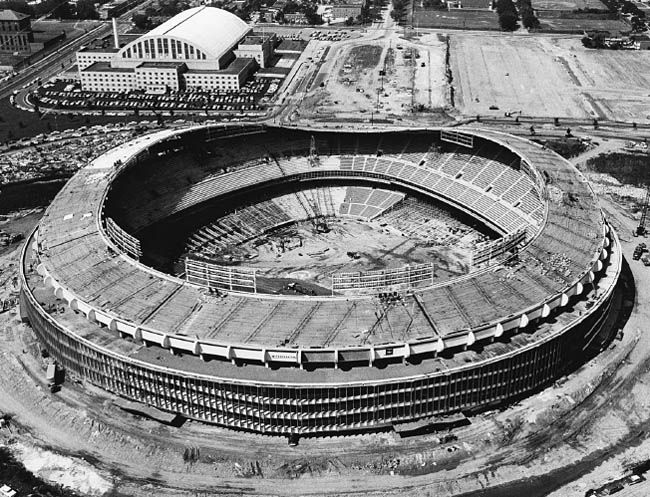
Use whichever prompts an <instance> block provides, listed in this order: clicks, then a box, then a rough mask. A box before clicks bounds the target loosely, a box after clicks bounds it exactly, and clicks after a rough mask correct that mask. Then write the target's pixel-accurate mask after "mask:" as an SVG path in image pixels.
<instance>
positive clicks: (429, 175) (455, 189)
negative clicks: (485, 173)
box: [340, 157, 543, 233]
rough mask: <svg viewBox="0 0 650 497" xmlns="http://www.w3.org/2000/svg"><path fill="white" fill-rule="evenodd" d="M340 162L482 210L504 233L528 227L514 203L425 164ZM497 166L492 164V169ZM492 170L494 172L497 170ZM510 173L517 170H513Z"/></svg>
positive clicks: (374, 160) (371, 160) (362, 159)
mask: <svg viewBox="0 0 650 497" xmlns="http://www.w3.org/2000/svg"><path fill="white" fill-rule="evenodd" d="M340 161H341V169H343V170H351V171H365V172H373V173H380V174H388V175H391V176H394V177H397V178H399V179H402V180H405V181H408V182H411V183H415V184H418V185H420V186H422V187H424V188H426V189H428V190H430V191H434V192H437V193H440V194H443V195H445V196H447V197H450V198H452V199H454V200H456V201H457V202H458V203H459V204H460V205H463V206H466V207H471V208H472V209H473V210H475V211H476V212H479V213H482V214H483V215H485V216H486V217H487V218H488V219H490V220H491V221H492V222H493V223H494V224H495V225H497V226H499V227H501V228H502V229H503V230H504V231H505V232H507V233H512V232H515V231H517V230H518V229H521V228H526V227H529V226H530V223H529V222H528V221H527V220H526V218H525V217H524V216H523V215H521V214H520V213H519V212H518V211H517V210H516V209H515V208H514V206H511V205H508V204H506V203H505V202H501V201H500V200H499V199H496V198H493V197H492V196H490V195H489V193H487V192H485V191H480V190H478V189H476V188H473V187H472V186H470V185H467V184H463V183H462V182H461V180H457V179H454V178H450V177H448V176H447V175H443V174H441V173H439V172H438V171H437V170H436V169H435V168H431V167H429V163H427V164H426V165H425V166H419V165H418V166H416V165H410V164H403V163H401V162H398V161H397V160H390V159H387V158H374V157H369V158H367V157H342V158H341V159H340ZM486 167H487V166H486ZM497 167H498V166H495V168H497ZM502 167H507V166H502ZM494 172H495V173H496V174H498V171H494ZM502 172H503V171H502ZM513 174H515V175H516V174H517V173H516V172H514V171H513ZM518 178H519V177H518ZM537 208H538V209H539V215H540V216H541V215H542V213H543V206H542V204H541V202H539V201H538V205H537V206H536V209H537ZM540 220H541V218H540Z"/></svg>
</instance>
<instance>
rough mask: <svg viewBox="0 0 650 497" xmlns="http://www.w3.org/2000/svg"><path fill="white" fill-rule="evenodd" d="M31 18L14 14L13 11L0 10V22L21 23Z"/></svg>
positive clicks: (18, 13) (21, 14) (17, 13)
mask: <svg viewBox="0 0 650 497" xmlns="http://www.w3.org/2000/svg"><path fill="white" fill-rule="evenodd" d="M29 17H31V16H28V15H27V14H23V13H22V12H16V11H15V10H9V9H2V10H0V21H22V20H23V19H27V18H29Z"/></svg>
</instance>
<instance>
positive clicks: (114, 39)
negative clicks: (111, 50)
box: [113, 17, 120, 50]
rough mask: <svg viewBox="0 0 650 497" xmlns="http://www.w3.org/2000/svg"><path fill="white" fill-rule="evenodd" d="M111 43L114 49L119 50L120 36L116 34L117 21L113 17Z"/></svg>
mask: <svg viewBox="0 0 650 497" xmlns="http://www.w3.org/2000/svg"><path fill="white" fill-rule="evenodd" d="M113 42H114V43H115V48H116V49H118V50H119V49H120V36H119V35H118V34H117V19H116V18H115V17H113Z"/></svg>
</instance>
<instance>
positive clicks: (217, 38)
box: [143, 6, 251, 57]
mask: <svg viewBox="0 0 650 497" xmlns="http://www.w3.org/2000/svg"><path fill="white" fill-rule="evenodd" d="M250 31H251V28H250V26H248V24H246V23H245V22H244V21H242V20H241V19H240V18H239V17H237V16H236V15H234V14H231V13H230V12H227V11H225V10H222V9H217V8H214V7H205V6H201V7H194V8H192V9H188V10H185V11H183V12H181V13H180V14H178V15H176V16H174V17H172V18H171V19H170V20H169V21H167V22H164V23H162V24H161V25H160V26H158V27H156V28H154V29H153V30H151V31H150V32H149V33H147V34H146V35H144V36H143V38H153V37H159V36H164V37H170V38H176V39H180V40H185V41H187V42H189V43H191V44H192V45H194V46H196V47H198V48H199V49H201V50H203V51H204V52H205V53H206V54H207V55H208V56H210V57H221V55H223V53H224V52H225V51H227V50H228V49H230V48H231V47H232V45H233V44H234V43H235V42H237V41H239V40H240V39H241V38H243V37H244V36H245V35H246V34H247V33H249V32H250Z"/></svg>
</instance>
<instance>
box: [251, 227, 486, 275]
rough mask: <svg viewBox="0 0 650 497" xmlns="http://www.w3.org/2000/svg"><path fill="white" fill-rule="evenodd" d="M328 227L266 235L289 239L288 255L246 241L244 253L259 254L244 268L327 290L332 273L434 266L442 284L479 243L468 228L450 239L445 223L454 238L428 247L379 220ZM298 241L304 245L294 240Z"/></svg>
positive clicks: (307, 228) (295, 229)
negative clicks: (430, 264)
mask: <svg viewBox="0 0 650 497" xmlns="http://www.w3.org/2000/svg"><path fill="white" fill-rule="evenodd" d="M382 224H385V223H382ZM329 228H330V230H331V231H329V232H328V233H314V232H313V229H312V227H311V223H309V222H302V223H298V224H295V225H292V226H291V227H290V228H282V229H280V230H278V232H274V233H271V234H267V235H266V236H265V238H267V239H269V240H279V239H281V238H282V239H287V238H288V239H290V240H291V242H290V243H289V244H288V245H287V250H286V252H282V253H281V254H278V253H277V251H276V250H274V248H273V243H271V241H269V242H267V243H264V244H261V245H260V244H259V243H258V242H256V241H251V242H248V243H247V244H246V245H245V246H244V247H242V249H243V250H244V251H245V252H247V253H249V254H255V256H254V258H249V259H248V260H246V266H248V267H252V268H256V269H259V271H260V274H261V275H264V276H269V277H277V276H287V277H290V278H297V279H300V280H305V281H311V282H313V283H317V284H322V285H324V286H329V284H330V277H331V274H332V273H337V272H349V271H370V270H377V269H389V268H397V267H402V266H404V265H406V264H420V263H427V262H434V263H435V264H436V267H437V268H438V274H437V276H438V278H439V279H438V280H437V281H441V279H440V278H442V279H444V278H445V277H447V276H449V274H448V271H446V268H448V267H454V268H456V267H461V266H462V265H463V264H466V263H467V260H468V258H469V257H470V254H471V241H473V240H475V239H476V233H475V232H473V231H472V230H471V228H469V227H466V229H467V233H466V234H463V236H455V235H452V234H451V232H450V231H449V230H448V229H447V226H445V224H444V222H443V221H440V224H439V226H438V228H439V230H440V232H441V233H444V234H445V235H447V236H449V237H451V238H453V239H454V243H453V244H452V243H449V245H448V246H447V245H440V246H435V247H432V246H427V244H426V243H424V242H422V241H418V240H417V239H415V238H408V237H405V236H404V235H403V234H402V233H401V232H400V231H399V230H397V229H394V228H390V227H386V226H381V225H380V224H378V222H367V221H360V220H356V219H331V220H329ZM298 239H300V240H301V244H298V242H297V241H296V240H298ZM351 252H355V253H356V254H357V257H358V258H356V259H355V258H352V257H350V256H349V255H348V253H351ZM451 274H452V275H455V274H456V273H455V272H453V273H451Z"/></svg>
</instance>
